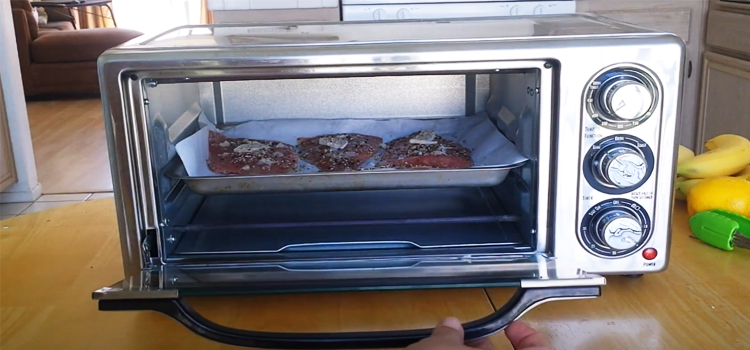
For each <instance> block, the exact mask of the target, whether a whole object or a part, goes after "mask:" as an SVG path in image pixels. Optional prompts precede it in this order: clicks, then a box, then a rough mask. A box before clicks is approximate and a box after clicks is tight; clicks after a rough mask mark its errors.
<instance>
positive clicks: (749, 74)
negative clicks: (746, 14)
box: [698, 18, 750, 141]
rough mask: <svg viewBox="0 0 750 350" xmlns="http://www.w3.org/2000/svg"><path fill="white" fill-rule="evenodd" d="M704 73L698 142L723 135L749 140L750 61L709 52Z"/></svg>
mask: <svg viewBox="0 0 750 350" xmlns="http://www.w3.org/2000/svg"><path fill="white" fill-rule="evenodd" d="M748 20H749V21H750V18H748ZM703 69H704V73H703V77H704V78H703V91H702V93H703V96H702V99H701V100H702V101H701V110H700V112H701V113H700V116H701V117H700V119H699V120H700V123H699V126H698V130H699V134H698V139H700V140H703V141H705V140H708V139H711V138H712V137H714V136H717V135H720V134H737V135H742V136H744V137H747V138H749V139H750V61H743V60H739V59H736V58H732V57H728V56H724V55H720V54H716V53H713V52H706V56H705V61H704V65H703Z"/></svg>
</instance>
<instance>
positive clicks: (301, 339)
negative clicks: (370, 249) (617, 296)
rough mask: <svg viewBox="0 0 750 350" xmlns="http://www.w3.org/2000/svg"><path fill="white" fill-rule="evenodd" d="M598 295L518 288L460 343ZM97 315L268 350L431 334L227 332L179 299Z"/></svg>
mask: <svg viewBox="0 0 750 350" xmlns="http://www.w3.org/2000/svg"><path fill="white" fill-rule="evenodd" d="M600 295H601V288H600V287H599V286H583V287H580V286H577V287H554V288H527V289H525V288H520V289H518V290H517V291H516V293H515V294H514V295H513V297H512V298H511V299H510V300H509V301H508V302H507V303H506V304H505V305H503V306H502V307H501V308H500V309H498V310H497V311H495V312H494V313H492V314H491V315H489V316H486V317H484V318H481V319H478V320H475V321H472V322H468V323H465V324H464V330H465V340H466V342H470V341H474V340H478V339H481V338H485V337H488V336H490V335H493V334H495V333H497V332H500V331H502V330H503V329H505V327H507V326H508V325H509V324H510V323H511V322H513V321H515V320H516V319H518V318H520V317H521V316H522V315H523V314H524V313H525V312H526V311H528V310H530V309H532V308H534V307H536V306H537V305H539V304H542V303H544V302H548V301H554V300H566V299H587V298H596V297H599V296H600ZM99 309H100V310H102V311H157V312H160V313H163V314H165V315H167V316H170V317H172V318H174V319H175V320H177V321H178V322H180V323H181V324H183V325H184V326H185V327H187V328H188V329H190V330H191V331H193V332H194V333H196V334H198V335H200V336H202V337H205V338H208V339H211V340H214V341H217V342H221V343H225V344H230V345H236V346H243V347H253V348H268V349H372V348H404V347H407V346H409V345H411V344H413V343H416V342H418V341H420V340H422V339H423V338H426V337H428V336H429V335H430V334H431V333H432V329H418V330H397V331H377V332H352V333H273V332H256V331H249V330H241V329H233V328H229V327H225V326H222V325H219V324H216V323H214V322H211V321H209V320H207V319H206V318H204V317H203V316H201V315H200V314H198V313H197V312H196V311H195V310H193V308H191V307H190V305H188V304H187V303H185V302H184V301H183V300H182V299H180V298H174V299H105V300H99Z"/></svg>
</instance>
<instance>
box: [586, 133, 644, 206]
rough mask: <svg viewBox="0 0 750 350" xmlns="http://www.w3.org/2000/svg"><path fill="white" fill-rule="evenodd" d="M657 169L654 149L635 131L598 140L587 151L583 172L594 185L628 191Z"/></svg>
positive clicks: (614, 191) (605, 189) (609, 190)
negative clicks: (634, 133)
mask: <svg viewBox="0 0 750 350" xmlns="http://www.w3.org/2000/svg"><path fill="white" fill-rule="evenodd" d="M653 170H654V153H653V152H652V151H651V148H650V147H648V144H646V143H645V142H644V141H643V140H641V139H639V138H637V137H635V136H632V135H614V136H609V137H605V138H603V139H601V140H599V141H598V142H597V143H595V144H594V145H593V146H591V148H590V149H589V151H588V152H587V153H586V157H585V158H584V164H583V175H584V177H586V180H587V181H588V183H589V185H591V187H593V188H594V189H596V190H598V191H600V192H604V193H607V194H625V193H628V192H631V191H633V190H635V189H637V188H639V187H641V185H643V184H644V183H645V182H646V181H647V180H648V178H649V177H650V176H651V173H652V172H653Z"/></svg>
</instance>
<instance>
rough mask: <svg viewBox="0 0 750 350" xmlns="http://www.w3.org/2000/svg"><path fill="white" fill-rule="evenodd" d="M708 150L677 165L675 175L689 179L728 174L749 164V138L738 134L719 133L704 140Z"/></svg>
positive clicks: (736, 171)
mask: <svg viewBox="0 0 750 350" xmlns="http://www.w3.org/2000/svg"><path fill="white" fill-rule="evenodd" d="M705 146H706V149H708V152H705V153H702V154H699V155H696V156H695V157H693V158H690V159H687V160H685V161H683V162H682V163H680V164H678V165H677V175H679V176H682V177H686V178H689V179H703V178H707V177H712V176H730V175H733V174H736V173H738V172H740V171H741V170H742V169H743V168H745V167H746V166H747V165H748V164H750V140H748V139H746V138H744V137H742V136H739V135H731V134H725V135H719V136H716V137H714V138H712V139H710V140H708V141H706V144H705Z"/></svg>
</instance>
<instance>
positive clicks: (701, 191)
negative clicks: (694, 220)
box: [687, 176, 750, 217]
mask: <svg viewBox="0 0 750 350" xmlns="http://www.w3.org/2000/svg"><path fill="white" fill-rule="evenodd" d="M687 206H688V208H687V209H688V214H689V215H690V216H693V215H695V214H696V213H699V212H703V211H709V210H714V209H723V210H728V211H731V212H734V213H737V214H740V215H743V216H748V217H750V182H748V181H747V180H743V179H740V178H736V177H730V176H723V177H714V178H708V179H703V180H700V182H698V183H697V184H695V185H694V186H693V187H692V188H691V189H690V191H689V192H688V195H687Z"/></svg>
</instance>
